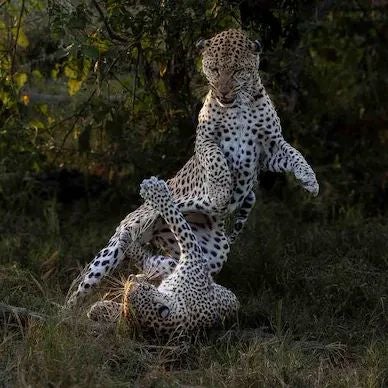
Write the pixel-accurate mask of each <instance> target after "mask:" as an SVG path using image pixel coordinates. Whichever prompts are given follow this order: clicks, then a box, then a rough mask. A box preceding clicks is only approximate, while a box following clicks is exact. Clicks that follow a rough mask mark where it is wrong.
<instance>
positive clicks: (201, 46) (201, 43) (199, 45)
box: [195, 38, 210, 52]
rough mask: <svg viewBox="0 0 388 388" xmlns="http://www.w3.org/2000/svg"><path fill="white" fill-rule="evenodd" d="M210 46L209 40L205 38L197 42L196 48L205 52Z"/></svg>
mask: <svg viewBox="0 0 388 388" xmlns="http://www.w3.org/2000/svg"><path fill="white" fill-rule="evenodd" d="M209 45H210V42H209V40H208V39H203V38H201V39H199V40H198V41H197V43H196V44H195V47H196V48H197V49H198V50H199V51H201V52H202V51H203V50H205V48H206V47H208V46H209Z"/></svg>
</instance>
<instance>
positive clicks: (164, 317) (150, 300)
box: [88, 177, 239, 335]
mask: <svg viewBox="0 0 388 388" xmlns="http://www.w3.org/2000/svg"><path fill="white" fill-rule="evenodd" d="M140 193H141V196H142V197H143V198H144V199H145V200H146V201H147V202H148V204H149V205H150V206H152V207H153V208H155V210H156V211H158V212H159V213H160V215H161V217H162V218H163V219H164V220H165V222H166V224H167V226H168V227H169V229H170V230H171V231H172V232H173V233H174V236H175V238H176V240H177V241H178V244H179V249H180V259H179V264H178V265H177V267H176V268H175V270H174V271H173V273H172V274H170V275H169V276H167V277H166V278H165V279H164V280H163V281H162V282H161V284H160V285H159V286H158V287H156V286H154V285H153V284H151V283H149V282H148V281H147V278H146V277H144V276H142V275H138V276H133V275H132V277H130V281H129V282H127V283H126V284H125V287H124V295H123V300H122V303H117V302H115V301H109V300H107V301H100V302H97V303H95V304H94V305H93V306H92V307H91V309H90V310H89V313H88V316H89V318H91V319H93V320H98V321H108V322H114V321H117V320H118V319H119V317H120V316H121V315H124V317H125V318H126V319H127V320H128V321H130V323H135V325H136V326H137V327H140V328H141V329H142V330H143V331H152V332H156V333H157V334H171V333H174V334H176V335H177V334H181V333H190V332H195V331H197V330H198V329H204V328H210V327H212V326H214V325H217V324H219V323H222V322H223V321H224V320H225V319H227V318H230V317H232V316H233V315H234V314H235V313H236V312H237V309H238V306H239V303H238V301H237V298H236V296H235V295H234V294H233V292H231V291H230V290H228V289H226V288H225V287H222V286H221V285H219V284H217V283H215V282H214V281H213V279H212V277H211V276H209V269H208V266H207V263H208V259H207V258H206V255H205V254H204V253H203V251H202V249H201V247H200V245H199V244H198V240H197V238H196V236H195V234H194V233H193V230H192V228H191V227H190V225H189V224H188V223H187V221H186V219H185V218H184V216H183V214H182V213H181V212H180V210H179V209H178V207H177V205H176V203H175V202H174V200H173V198H172V196H171V192H170V190H169V188H168V186H167V184H166V182H164V181H162V180H158V179H157V178H155V177H152V178H151V179H145V180H144V181H143V183H142V184H141V191H140Z"/></svg>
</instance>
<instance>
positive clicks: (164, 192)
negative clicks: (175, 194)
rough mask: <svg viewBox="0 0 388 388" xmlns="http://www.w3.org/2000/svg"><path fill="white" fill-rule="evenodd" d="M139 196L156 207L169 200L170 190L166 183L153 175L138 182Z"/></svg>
mask: <svg viewBox="0 0 388 388" xmlns="http://www.w3.org/2000/svg"><path fill="white" fill-rule="evenodd" d="M140 196H141V197H142V198H143V199H144V200H145V201H147V202H149V203H151V205H152V206H153V207H155V208H156V209H159V208H160V206H162V205H163V204H165V203H166V202H168V201H170V200H171V192H170V189H169V188H168V186H167V183H166V182H165V181H164V180H162V179H158V178H156V177H154V176H152V177H151V178H149V179H144V180H143V182H142V183H141V184H140Z"/></svg>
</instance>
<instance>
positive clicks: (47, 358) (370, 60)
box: [0, 0, 388, 387]
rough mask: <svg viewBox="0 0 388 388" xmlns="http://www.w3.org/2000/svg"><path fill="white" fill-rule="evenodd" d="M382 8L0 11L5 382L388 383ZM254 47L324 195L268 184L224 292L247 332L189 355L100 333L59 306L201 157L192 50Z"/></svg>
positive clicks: (186, 4)
mask: <svg viewBox="0 0 388 388" xmlns="http://www.w3.org/2000/svg"><path fill="white" fill-rule="evenodd" d="M387 15H388V6H387V2H386V1H384V0H369V1H366V0H365V1H364V0H359V1H354V0H338V1H329V0H325V1H324V0H311V1H308V0H290V1H281V0H275V1H267V0H257V1H254V0H245V1H217V0H211V1H210V0H209V1H198V0H182V1H170V0H165V1H162V2H159V1H128V0H125V1H124V0H108V1H100V0H91V1H86V0H85V1H84V0H79V1H75V0H71V1H70V0H69V1H58V0H50V1H44V0H12V1H7V0H3V1H0V264H1V268H0V302H3V303H7V304H10V305H17V306H22V307H27V308H30V309H33V310H35V311H38V312H40V313H42V314H46V315H47V316H48V318H47V321H46V322H45V323H43V324H42V323H39V322H35V321H31V322H30V323H29V324H27V325H24V324H23V323H22V322H20V321H17V320H16V323H15V320H13V319H10V318H9V317H8V318H6V317H5V316H4V317H3V318H4V319H1V314H0V325H1V326H0V327H1V331H0V334H1V337H0V386H3V385H4V386H12V385H15V386H27V385H32V386H42V385H49V386H64V387H68V386H74V385H77V386H96V385H101V386H127V385H128V384H129V385H130V384H140V385H141V386H178V385H180V384H191V385H198V386H233V387H237V386H286V385H287V386H349V387H355V386H371V387H375V386H376V387H378V386H384V385H386V384H387V382H388V350H387V349H388V340H387V337H386V332H387V329H388V325H387V287H388V286H387V284H388V283H387V275H388V222H387V218H386V213H387V197H388V152H387V150H388V147H387V145H388V112H387V103H388V94H387V86H388V85H387V83H388V82H387V81H388V72H387V63H388V23H387V22H388V20H387V19H388V16H387ZM230 27H234V28H243V29H244V30H245V31H246V32H247V33H248V34H249V36H250V37H252V38H254V39H259V40H260V41H261V42H262V45H263V48H264V52H263V54H262V58H261V74H262V79H263V82H264V84H265V86H266V88H267V91H268V92H269V93H270V94H271V96H272V98H273V101H274V104H275V106H276V107H277V110H278V114H279V116H280V118H281V121H282V125H283V132H284V136H285V138H286V139H287V140H288V141H289V142H290V143H291V144H293V145H294V146H296V147H297V148H298V149H299V150H301V151H302V153H303V154H304V155H305V156H306V158H307V160H308V161H309V162H310V164H311V165H312V166H313V168H314V170H315V171H316V173H317V177H318V180H319V183H320V185H321V192H320V195H319V197H318V198H311V197H310V196H309V195H308V194H307V193H305V192H303V191H302V189H300V188H299V187H298V186H297V184H296V183H295V182H294V180H293V178H292V177H288V176H283V175H279V174H263V176H262V177H261V186H260V188H259V190H258V194H259V195H258V198H259V199H258V203H257V205H256V209H255V212H254V214H253V215H252V216H251V219H250V221H249V225H248V227H247V229H246V230H245V232H244V233H243V235H242V236H241V238H240V240H239V242H238V244H237V245H236V246H235V248H234V250H233V252H232V254H231V255H230V258H229V261H228V263H227V265H226V267H225V268H224V270H223V273H222V274H221V276H220V278H219V281H220V282H221V283H222V284H224V285H227V286H229V287H231V288H232V289H233V290H234V291H235V292H236V293H237V294H238V296H239V298H240V300H241V302H242V308H241V313H240V317H239V320H240V322H239V326H237V327H236V328H234V329H233V331H232V332H231V333H232V334H230V333H229V334H225V335H224V334H220V333H215V334H214V335H209V338H206V339H201V340H199V341H197V342H195V343H190V342H189V343H186V342H185V343H180V344H179V345H174V346H172V345H165V344H156V345H155V344H150V342H149V341H147V340H141V339H139V338H135V339H134V338H132V337H131V336H130V335H128V333H127V332H126V331H125V329H122V328H121V329H120V328H119V329H117V328H116V329H114V330H113V331H108V332H103V331H102V329H101V328H97V329H96V330H91V329H90V327H89V326H88V325H87V324H86V323H84V321H83V318H82V316H81V314H77V315H75V316H70V317H69V316H67V317H65V318H64V317H63V315H62V313H61V312H60V307H59V306H60V305H61V304H62V303H63V302H64V298H65V294H66V292H67V289H68V287H69V285H70V283H71V281H72V279H73V278H74V277H75V276H76V274H77V273H78V270H79V268H80V267H81V266H83V265H84V264H85V263H86V262H87V261H89V260H90V259H91V258H92V256H93V254H94V253H95V252H96V251H98V250H99V249H100V248H101V247H102V246H103V245H104V244H105V242H106V241H107V240H108V238H109V236H110V234H111V233H112V232H113V230H114V228H115V226H116V225H117V223H118V222H119V221H120V220H121V218H122V217H123V216H124V215H125V214H126V213H128V212H129V211H131V210H133V209H134V208H135V207H136V206H137V205H138V204H139V203H140V198H139V196H138V186H139V183H140V182H141V180H142V179H143V178H145V177H148V176H150V175H159V176H162V177H170V176H172V175H173V174H174V173H175V172H176V171H177V170H178V169H179V168H180V167H181V166H182V165H183V164H184V162H185V161H186V160H187V159H188V158H189V156H190V155H191V154H192V153H193V142H194V138H195V125H196V117H197V113H198V111H199V109H200V107H201V99H202V97H203V96H204V95H205V93H206V81H205V79H204V77H203V76H202V75H201V73H200V56H199V53H198V52H197V51H196V49H195V42H196V41H197V39H199V38H200V37H206V38H207V37H211V36H213V35H214V34H216V33H218V32H220V31H222V30H224V29H227V28H230Z"/></svg>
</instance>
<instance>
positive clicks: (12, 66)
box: [11, 0, 25, 79]
mask: <svg viewBox="0 0 388 388" xmlns="http://www.w3.org/2000/svg"><path fill="white" fill-rule="evenodd" d="M24 8H25V0H23V1H22V7H21V8H20V14H19V20H18V25H17V28H16V35H15V43H14V46H13V53H12V59H11V77H12V79H13V75H14V72H15V57H16V47H17V44H18V39H19V33H20V25H21V23H22V17H23V13H24Z"/></svg>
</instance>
